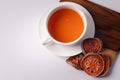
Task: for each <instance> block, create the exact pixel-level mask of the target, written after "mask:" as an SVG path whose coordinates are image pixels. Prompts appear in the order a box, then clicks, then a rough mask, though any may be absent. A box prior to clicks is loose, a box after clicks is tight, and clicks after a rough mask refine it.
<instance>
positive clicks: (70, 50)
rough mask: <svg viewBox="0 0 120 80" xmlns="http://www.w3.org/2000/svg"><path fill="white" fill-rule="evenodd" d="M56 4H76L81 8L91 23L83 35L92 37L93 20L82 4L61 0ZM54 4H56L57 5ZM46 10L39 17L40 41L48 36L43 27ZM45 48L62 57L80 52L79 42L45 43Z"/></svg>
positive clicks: (93, 31)
mask: <svg viewBox="0 0 120 80" xmlns="http://www.w3.org/2000/svg"><path fill="white" fill-rule="evenodd" d="M58 4H68V5H70V6H76V7H78V8H79V9H80V10H82V11H83V12H84V13H85V15H86V16H87V17H88V18H89V20H88V21H89V23H91V25H90V26H89V28H88V33H89V34H87V35H85V37H84V39H85V38H93V37H94V34H95V27H94V26H95V25H94V21H93V19H92V16H91V15H90V13H89V12H88V11H87V10H86V9H85V8H84V7H82V6H80V5H78V4H75V3H72V2H62V3H58ZM58 4H56V5H58ZM46 15H47V12H46V13H45V14H44V15H42V16H41V19H40V24H39V37H40V40H41V41H42V39H44V38H46V36H48V34H47V32H46V29H45V26H44V25H45V18H46ZM45 48H46V49H47V50H49V51H50V52H51V53H52V54H55V55H57V56H64V57H68V56H73V55H77V54H79V53H81V52H82V50H81V42H80V43H78V44H75V45H70V46H68V45H66V46H64V45H60V44H56V43H54V44H51V45H47V46H45Z"/></svg>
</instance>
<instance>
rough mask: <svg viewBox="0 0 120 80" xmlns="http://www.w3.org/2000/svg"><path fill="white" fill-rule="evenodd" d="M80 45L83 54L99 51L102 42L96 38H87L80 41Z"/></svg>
mask: <svg viewBox="0 0 120 80" xmlns="http://www.w3.org/2000/svg"><path fill="white" fill-rule="evenodd" d="M81 46H82V50H83V53H84V54H87V53H90V52H94V53H98V52H100V51H101V48H102V42H101V40H100V39H98V38H87V39H85V40H84V41H83V42H82V45H81Z"/></svg>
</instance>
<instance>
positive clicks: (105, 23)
mask: <svg viewBox="0 0 120 80" xmlns="http://www.w3.org/2000/svg"><path fill="white" fill-rule="evenodd" d="M60 1H61V2H64V1H68V2H75V3H78V4H80V5H82V6H83V7H85V8H86V9H87V10H88V11H89V12H90V14H91V15H92V17H93V19H94V22H95V30H96V33H95V37H98V38H100V39H101V40H102V41H103V45H104V47H105V48H109V49H112V50H115V51H117V50H118V48H120V13H117V12H115V11H113V10H110V9H108V8H105V7H103V6H100V5H98V4H95V3H92V2H90V1H87V0H60Z"/></svg>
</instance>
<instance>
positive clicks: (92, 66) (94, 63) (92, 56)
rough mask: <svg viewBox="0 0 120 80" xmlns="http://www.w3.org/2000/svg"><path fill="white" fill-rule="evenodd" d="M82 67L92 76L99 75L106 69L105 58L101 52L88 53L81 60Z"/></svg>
mask: <svg viewBox="0 0 120 80" xmlns="http://www.w3.org/2000/svg"><path fill="white" fill-rule="evenodd" d="M81 66H82V69H83V70H84V71H85V72H86V73H87V74H88V75H90V76H99V75H100V74H101V73H102V72H103V70H104V66H105V65H104V59H103V58H102V57H101V56H100V54H96V53H88V54H86V55H85V56H84V57H83V59H82V60H81Z"/></svg>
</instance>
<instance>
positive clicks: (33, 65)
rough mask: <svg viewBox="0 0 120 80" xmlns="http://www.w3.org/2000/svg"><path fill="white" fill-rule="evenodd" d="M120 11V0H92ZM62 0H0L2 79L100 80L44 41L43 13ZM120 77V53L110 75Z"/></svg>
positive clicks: (108, 79)
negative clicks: (40, 29)
mask: <svg viewBox="0 0 120 80" xmlns="http://www.w3.org/2000/svg"><path fill="white" fill-rule="evenodd" d="M91 1H93V2H97V3H98V4H101V5H103V6H106V7H108V8H111V9H113V10H116V11H118V12H120V5H119V3H120V1H119V0H91ZM55 3H58V0H0V80H96V78H94V77H90V76H88V75H86V74H85V73H84V72H82V71H77V70H75V69H74V68H72V67H71V66H69V65H68V64H66V62H65V59H64V58H61V57H57V56H55V55H53V54H51V53H49V52H48V51H47V50H46V48H45V47H43V46H42V45H41V44H40V39H39V34H38V24H39V19H40V16H41V14H42V13H44V12H45V10H47V9H48V8H49V6H50V5H54V4H55ZM113 79H114V80H120V55H118V56H117V58H116V60H115V64H114V65H113V67H112V68H111V70H110V72H109V74H108V76H107V77H104V78H97V80H113Z"/></svg>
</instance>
